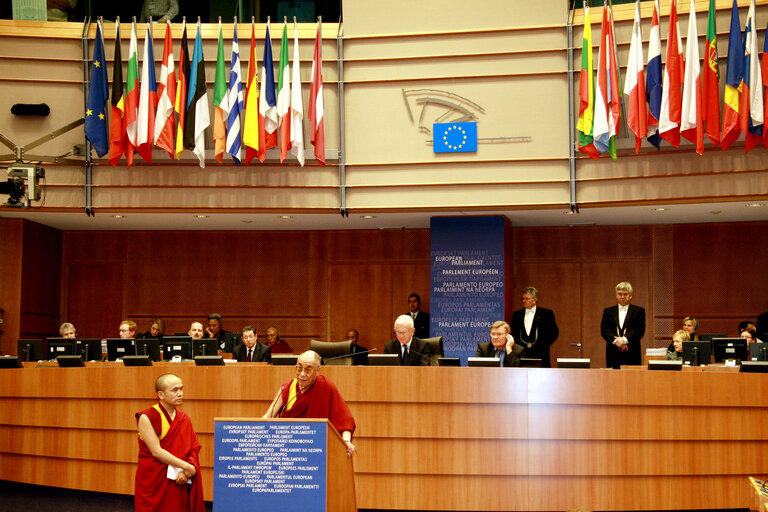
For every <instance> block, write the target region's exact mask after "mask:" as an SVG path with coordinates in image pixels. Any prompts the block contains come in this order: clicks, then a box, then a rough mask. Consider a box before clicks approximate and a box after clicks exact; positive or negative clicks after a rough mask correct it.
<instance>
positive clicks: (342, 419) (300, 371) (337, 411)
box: [263, 350, 355, 456]
mask: <svg viewBox="0 0 768 512" xmlns="http://www.w3.org/2000/svg"><path fill="white" fill-rule="evenodd" d="M319 373H320V355H319V354H318V353H317V352H314V351H312V350H307V351H306V352H304V353H303V354H301V355H300V356H299V359H298V360H297V361H296V378H295V379H293V380H292V381H290V382H288V383H286V384H283V385H282V386H280V391H278V393H277V396H276V397H275V399H274V400H273V401H272V404H271V405H270V406H269V409H267V412H266V413H264V416H263V417H264V418H326V419H328V420H329V421H330V422H331V423H332V424H333V426H334V427H335V428H336V430H338V431H339V432H341V437H342V438H343V439H344V442H345V443H346V445H347V455H350V456H351V455H352V454H353V453H354V452H355V445H353V444H352V433H353V432H354V431H355V419H354V418H353V417H352V413H351V412H350V411H349V407H347V403H346V402H345V401H344V398H343V397H342V396H341V393H339V390H338V389H336V386H334V385H333V383H332V382H331V381H329V380H328V379H326V378H325V377H324V376H322V375H318V374H319Z"/></svg>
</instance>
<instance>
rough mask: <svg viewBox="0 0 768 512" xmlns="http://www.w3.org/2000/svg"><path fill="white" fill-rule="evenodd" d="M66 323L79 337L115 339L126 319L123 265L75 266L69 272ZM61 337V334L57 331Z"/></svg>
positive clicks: (70, 267)
mask: <svg viewBox="0 0 768 512" xmlns="http://www.w3.org/2000/svg"><path fill="white" fill-rule="evenodd" d="M67 279H68V282H67V314H66V317H65V318H66V321H67V322H71V323H72V324H74V326H75V329H76V330H77V334H78V336H85V337H88V338H102V337H109V338H116V337H118V335H119V333H118V330H119V326H120V322H121V321H122V320H124V317H123V294H124V293H125V291H126V289H125V281H124V278H123V266H122V265H120V264H110V263H108V264H104V265H100V264H74V265H70V266H69V267H68V270H67ZM54 333H55V335H58V330H56V331H54Z"/></svg>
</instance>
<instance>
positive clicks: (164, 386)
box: [134, 373, 205, 512]
mask: <svg viewBox="0 0 768 512" xmlns="http://www.w3.org/2000/svg"><path fill="white" fill-rule="evenodd" d="M155 391H156V392H157V399H158V403H156V404H155V405H153V406H152V407H150V408H149V409H145V410H143V411H141V412H138V413H136V422H137V424H138V429H139V465H138V467H137V468H136V489H135V498H134V503H135V507H136V511H137V512H155V511H157V512H160V511H162V512H205V503H204V501H203V484H202V481H201V480H200V460H199V458H198V454H199V453H200V443H199V442H198V440H197V434H196V433H195V430H194V428H192V420H190V419H189V416H187V415H186V414H185V413H184V412H183V411H180V410H178V409H176V407H178V406H180V405H181V402H182V398H183V391H184V386H183V384H182V382H181V379H180V378H178V377H177V376H175V375H172V374H170V373H167V374H165V375H161V376H160V377H158V379H157V381H156V382H155Z"/></svg>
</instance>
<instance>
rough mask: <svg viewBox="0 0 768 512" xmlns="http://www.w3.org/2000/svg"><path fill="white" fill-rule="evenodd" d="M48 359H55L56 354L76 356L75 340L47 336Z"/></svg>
mask: <svg viewBox="0 0 768 512" xmlns="http://www.w3.org/2000/svg"><path fill="white" fill-rule="evenodd" d="M46 344H47V345H48V352H47V354H48V359H49V360H50V361H55V360H56V358H57V357H58V356H76V355H78V353H77V340H76V339H74V338H48V341H47V343H46Z"/></svg>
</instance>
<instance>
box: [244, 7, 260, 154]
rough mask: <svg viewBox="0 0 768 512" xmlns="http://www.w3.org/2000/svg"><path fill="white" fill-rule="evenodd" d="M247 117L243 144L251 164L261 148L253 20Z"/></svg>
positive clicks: (247, 82) (245, 102)
mask: <svg viewBox="0 0 768 512" xmlns="http://www.w3.org/2000/svg"><path fill="white" fill-rule="evenodd" d="M246 80H247V81H246V87H245V101H244V102H243V108H244V110H245V119H244V121H243V144H244V145H245V163H246V164H249V163H250V162H251V160H253V157H255V156H256V154H257V153H258V150H259V80H258V76H257V74H256V25H255V24H254V23H253V20H251V53H250V56H249V57H248V78H247V79H246Z"/></svg>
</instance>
